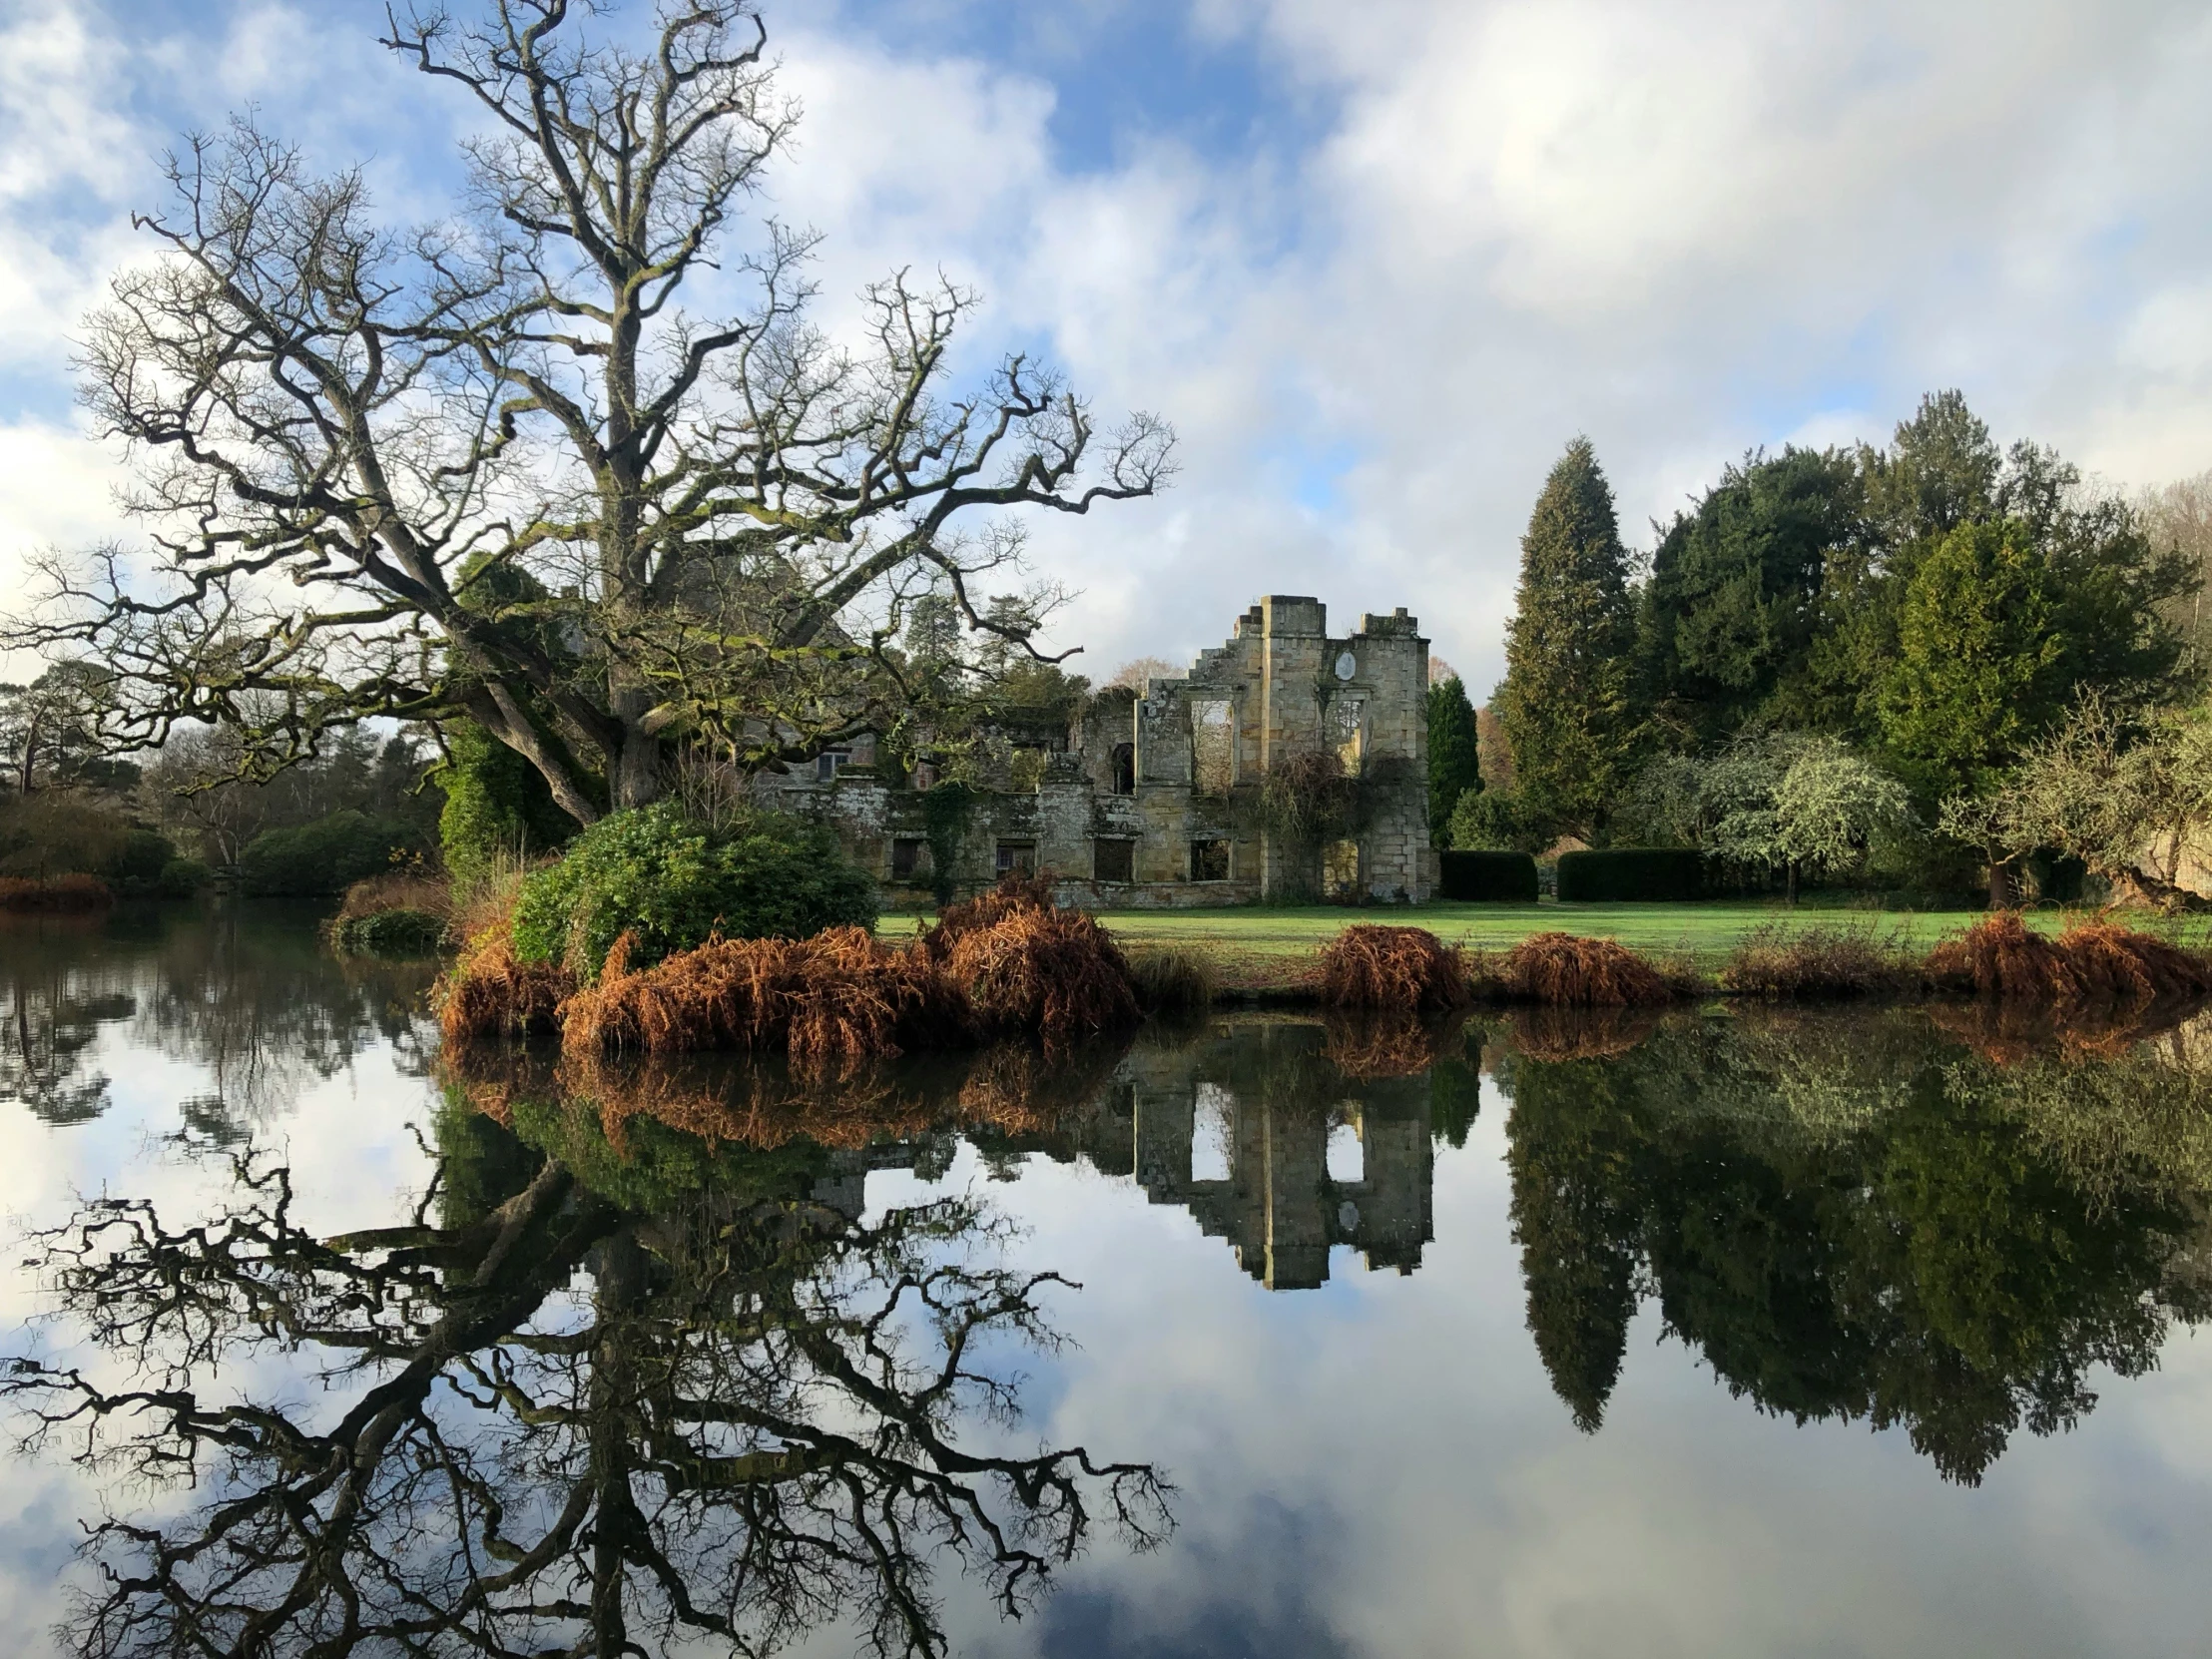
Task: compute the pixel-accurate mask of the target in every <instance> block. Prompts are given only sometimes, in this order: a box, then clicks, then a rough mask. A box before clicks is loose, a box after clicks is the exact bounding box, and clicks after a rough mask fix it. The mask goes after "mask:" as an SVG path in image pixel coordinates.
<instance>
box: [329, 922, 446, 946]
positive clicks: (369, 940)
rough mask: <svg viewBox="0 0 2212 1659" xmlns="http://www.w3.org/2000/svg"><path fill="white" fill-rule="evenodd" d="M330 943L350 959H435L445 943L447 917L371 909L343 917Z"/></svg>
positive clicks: (334, 929) (335, 926) (332, 933)
mask: <svg viewBox="0 0 2212 1659" xmlns="http://www.w3.org/2000/svg"><path fill="white" fill-rule="evenodd" d="M330 942H331V944H333V945H335V946H336V947H337V948H338V949H339V950H340V951H342V952H344V953H345V954H347V955H350V956H398V957H409V956H434V955H436V954H437V952H438V947H439V946H440V945H441V944H443V943H444V942H445V918H444V917H443V916H435V915H432V914H430V912H429V911H427V910H371V911H370V912H369V913H368V914H367V915H365V916H344V917H341V918H340V919H339V920H338V922H337V923H336V925H334V926H333V927H332V928H331V929H330Z"/></svg>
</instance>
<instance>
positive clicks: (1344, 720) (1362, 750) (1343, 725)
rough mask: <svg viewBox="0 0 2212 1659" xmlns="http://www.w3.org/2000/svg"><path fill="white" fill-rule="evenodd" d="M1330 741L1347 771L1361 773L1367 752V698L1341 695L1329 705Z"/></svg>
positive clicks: (1356, 774) (1355, 774)
mask: <svg viewBox="0 0 2212 1659" xmlns="http://www.w3.org/2000/svg"><path fill="white" fill-rule="evenodd" d="M1329 720H1330V741H1331V743H1332V745H1333V746H1334V747H1335V749H1336V751H1337V759H1339V760H1340V761H1342V762H1343V763H1344V768H1345V771H1346V772H1348V773H1351V774H1352V775H1354V776H1355V777H1357V776H1358V775H1359V771H1360V763H1361V761H1362V760H1363V759H1364V758H1365V756H1366V753H1367V699H1365V698H1361V697H1340V698H1337V699H1336V700H1335V701H1334V702H1332V703H1331V704H1330V705H1329Z"/></svg>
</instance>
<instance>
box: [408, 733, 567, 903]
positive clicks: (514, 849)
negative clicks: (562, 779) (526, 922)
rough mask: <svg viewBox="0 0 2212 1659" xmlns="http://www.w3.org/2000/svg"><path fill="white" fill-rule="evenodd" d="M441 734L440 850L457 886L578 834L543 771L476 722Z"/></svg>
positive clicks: (439, 773)
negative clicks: (497, 864) (503, 859)
mask: <svg viewBox="0 0 2212 1659" xmlns="http://www.w3.org/2000/svg"><path fill="white" fill-rule="evenodd" d="M444 735H445V748H446V754H447V755H448V757H449V760H448V761H447V764H446V765H445V766H444V767H442V768H440V769H439V771H438V775H437V779H438V784H439V785H440V787H441V788H443V789H444V791H445V806H444V808H443V810H442V811H440V812H439V814H438V846H439V849H440V851H441V852H442V853H443V855H444V858H445V867H446V869H447V870H448V871H449V872H450V873H451V874H452V875H453V876H454V877H455V878H456V879H458V880H462V881H468V880H472V879H474V878H475V877H477V876H479V875H481V874H483V873H484V871H485V870H487V869H489V868H490V867H492V865H493V864H494V863H495V862H496V861H497V860H498V859H499V858H501V857H502V856H505V857H509V858H516V857H520V858H527V857H529V856H530V855H532V854H533V853H539V852H547V851H551V850H552V849H553V848H555V847H558V846H561V845H564V844H565V843H566V842H567V841H568V840H569V838H570V837H571V836H573V835H574V834H575V833H576V829H577V825H576V821H575V820H574V819H572V818H570V817H569V816H568V815H567V814H566V813H564V812H562V811H561V809H560V808H559V807H557V806H555V805H554V802H553V792H552V790H551V789H549V788H548V787H547V786H546V782H545V779H544V778H543V777H542V776H541V775H540V774H539V772H538V769H537V768H536V767H533V766H532V765H531V764H530V763H529V762H528V761H525V760H524V759H523V758H522V757H521V756H520V755H518V754H516V753H515V752H514V751H513V750H511V749H509V748H508V747H507V746H506V745H505V744H503V743H501V742H500V741H499V740H498V739H497V738H495V737H493V736H492V735H491V734H490V733H489V732H487V731H485V730H484V729H483V728H482V727H481V726H479V725H477V724H476V722H474V721H472V720H453V721H448V722H446V723H445V726H444Z"/></svg>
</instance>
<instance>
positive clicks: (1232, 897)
mask: <svg viewBox="0 0 2212 1659" xmlns="http://www.w3.org/2000/svg"><path fill="white" fill-rule="evenodd" d="M1427 685H1428V642H1427V641H1426V640H1425V639H1423V638H1421V636H1420V633H1419V627H1418V624H1417V622H1416V620H1415V619H1414V618H1412V617H1409V616H1407V615H1406V614H1405V612H1404V610H1403V609H1402V608H1401V609H1399V610H1396V611H1394V612H1392V613H1391V614H1389V615H1388V616H1375V615H1369V616H1364V617H1362V618H1361V619H1360V627H1359V629H1358V631H1357V632H1354V633H1351V634H1347V635H1338V636H1332V635H1331V634H1330V632H1329V625H1328V617H1327V614H1326V611H1325V609H1324V607H1323V606H1322V604H1321V603H1320V601H1318V600H1315V599H1307V598H1299V597H1291V596H1285V595H1274V596H1271V597H1269V598H1266V599H1263V600H1261V601H1260V602H1259V603H1258V604H1256V605H1254V606H1253V607H1252V608H1251V609H1250V610H1249V611H1247V612H1245V614H1244V615H1243V616H1241V617H1239V618H1238V619H1237V622H1236V625H1235V628H1234V631H1233V632H1232V633H1231V635H1230V638H1229V640H1228V642H1227V643H1226V644H1224V645H1222V646H1220V647H1218V648H1216V649H1212V650H1208V651H1204V652H1201V653H1200V654H1199V658H1198V661H1197V662H1196V663H1194V664H1192V665H1191V668H1190V670H1189V672H1188V673H1186V674H1183V675H1181V676H1180V677H1177V678H1174V679H1154V680H1149V681H1147V682H1146V683H1145V686H1144V689H1143V691H1142V692H1141V693H1139V692H1136V691H1131V690H1126V689H1109V690H1106V691H1102V692H1098V693H1095V694H1093V695H1092V696H1091V697H1090V698H1089V699H1088V700H1087V702H1086V703H1085V705H1084V707H1083V708H1082V709H1081V710H1080V711H1079V712H1078V713H1077V714H1076V715H1075V716H1074V717H1073V718H1072V719H1071V720H1070V721H1069V722H1068V724H1067V726H1066V728H1065V729H1064V730H1049V731H1036V730H1029V731H1014V732H1009V733H1008V734H1007V738H1008V742H1009V750H1010V753H1011V754H1012V755H1013V756H1014V757H1015V759H1016V761H1017V762H1019V763H1023V764H1017V765H1015V766H1012V767H1010V768H1009V769H1008V770H1007V776H1005V777H1003V778H1001V779H997V780H994V781H993V782H994V783H995V784H996V785H998V787H995V788H991V789H985V790H980V791H951V790H930V789H927V788H924V787H919V786H922V785H926V784H927V783H928V779H927V777H926V775H924V776H922V777H920V778H917V779H914V780H897V781H894V780H892V779H889V778H886V777H883V776H880V775H878V773H877V771H876V769H875V767H874V766H873V765H872V759H873V757H872V755H871V754H870V753H869V752H868V751H867V749H866V748H865V747H864V746H861V747H856V748H855V749H854V750H852V751H849V752H839V753H834V754H829V755H824V756H821V757H820V758H818V760H816V761H815V762H814V763H812V764H811V765H810V766H808V767H806V768H803V769H799V770H797V771H795V772H794V773H792V774H790V775H788V776H786V777H785V778H783V779H781V780H779V781H778V787H779V788H780V790H781V793H782V798H783V805H784V806H785V807H786V808H787V809H789V810H792V811H796V812H800V813H804V814H807V815H809V816H813V817H818V818H820V819H822V820H824V821H826V822H828V823H829V824H830V825H831V826H833V827H834V828H835V829H836V830H837V831H838V833H839V835H840V836H841V837H842V838H843V840H844V841H845V844H846V846H847V847H848V848H849V850H850V851H851V853H852V855H853V856H854V857H855V858H856V859H857V860H858V861H859V862H860V863H861V864H862V866H863V867H867V868H872V869H874V870H875V871H876V873H877V875H878V876H879V877H880V878H881V880H882V881H883V883H884V885H885V887H886V889H887V894H886V895H887V896H888V897H890V898H891V899H893V900H894V901H898V900H903V899H908V898H911V899H916V900H918V899H920V898H922V897H924V896H926V895H927V893H928V892H929V891H930V890H931V889H932V888H936V887H949V888H950V889H951V890H953V891H956V892H967V891H973V890H975V889H977V888H980V887H983V886H987V885H989V884H991V883H992V882H994V881H996V880H997V879H998V878H999V877H1000V876H1001V875H1004V874H1005V873H1007V872H1008V871H1011V870H1029V871H1042V872H1048V873H1049V874H1051V875H1052V876H1054V877H1055V878H1056V879H1057V880H1058V881H1059V882H1060V883H1061V888H1062V897H1063V899H1064V900H1066V901H1071V902H1075V903H1081V904H1085V905H1090V906H1095V907H1115V906H1166V905H1198V904H1235V903H1251V902H1256V901H1259V900H1263V899H1268V900H1286V899H1298V898H1311V897H1317V896H1328V897H1336V898H1344V899H1360V900H1370V901H1382V902H1392V901H1395V902H1410V903H1421V902H1425V901H1426V900H1427V898H1428V897H1429V895H1430V892H1431V891H1432V889H1433V887H1434V885H1435V878H1436V877H1435V855H1434V853H1433V852H1432V851H1431V850H1430V848H1429V842H1428V782H1427V778H1428V725H1427V704H1426V693H1427ZM1321 757H1331V758H1334V763H1335V765H1334V768H1332V767H1331V766H1330V765H1329V763H1328V762H1327V761H1324V762H1322V766H1321V772H1322V773H1323V774H1324V775H1326V774H1328V773H1330V772H1331V771H1335V772H1336V773H1339V774H1341V776H1342V777H1343V779H1344V780H1346V783H1345V785H1344V786H1343V787H1342V788H1341V789H1336V790H1334V791H1333V793H1332V794H1331V799H1332V801H1335V802H1337V803H1338V804H1339V807H1340V809H1341V810H1340V811H1339V813H1338V815H1337V818H1336V819H1335V820H1333V821H1332V822H1333V824H1334V828H1333V829H1331V830H1326V831H1324V832H1323V833H1322V834H1319V835H1317V834H1316V832H1315V831H1314V830H1312V828H1311V827H1310V826H1305V825H1301V824H1298V823H1294V822H1293V821H1294V820H1296V819H1297V814H1296V811H1295V807H1296V805H1297V802H1298V798H1299V796H1300V794H1301V790H1302V787H1303V785H1302V781H1309V780H1311V779H1312V778H1313V777H1315V776H1316V773H1315V765H1316V759H1317V758H1321ZM1271 778H1272V779H1274V780H1275V781H1276V787H1275V789H1273V790H1272V791H1271V790H1269V789H1268V788H1267V785H1268V783H1269V781H1270V779H1271ZM1017 779H1019V780H1021V782H1020V783H1019V784H1018V785H1017V783H1016V782H1015V780H1017ZM1308 793H1310V792H1308ZM1286 803H1289V806H1288V807H1287V806H1286ZM940 864H941V865H942V866H944V867H943V868H942V871H941V873H942V874H943V875H944V877H945V879H944V880H943V881H942V882H940V881H939V880H938V879H937V877H938V876H939V874H940Z"/></svg>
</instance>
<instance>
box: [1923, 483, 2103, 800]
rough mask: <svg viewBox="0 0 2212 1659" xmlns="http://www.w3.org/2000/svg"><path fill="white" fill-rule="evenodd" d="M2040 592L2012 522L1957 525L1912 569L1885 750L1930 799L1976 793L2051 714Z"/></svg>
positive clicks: (2051, 633)
mask: <svg viewBox="0 0 2212 1659" xmlns="http://www.w3.org/2000/svg"><path fill="white" fill-rule="evenodd" d="M2049 589H2050V579H2049V572H2048V568H2047V566H2046V565H2045V563H2044V560H2043V557H2042V554H2041V553H2040V551H2039V550H2038V549H2037V548H2036V546H2035V544H2034V542H2033V540H2032V538H2031V537H2030V536H2029V534H2028V530H2027V526H2026V525H2024V524H2022V523H2021V522H2020V521H2019V520H2017V519H2004V520H1999V521H1995V522H1983V523H1976V524H1963V525H1960V526H1959V527H1958V528H1957V529H1955V530H1953V531H1951V532H1950V533H1949V534H1948V535H1946V536H1945V537H1944V538H1943V539H1942V540H1941V541H1940V542H1938V543H1937V544H1936V546H1935V547H1934V548H1933V549H1931V550H1930V552H1929V553H1928V555H1927V556H1926V557H1925V558H1924V559H1923V560H1922V561H1921V565H1920V568H1919V569H1918V570H1917V571H1915V572H1914V575H1913V579H1912V582H1911V583H1910V585H1909V586H1908V587H1907V589H1906V593H1905V603H1904V609H1903V613H1902V615H1901V617H1900V620H1899V634H1898V655H1897V659H1896V661H1895V662H1894V663H1893V664H1891V666H1890V668H1889V670H1888V672H1887V673H1886V674H1885V675H1884V677H1883V680H1882V690H1881V700H1880V707H1881V716H1882V730H1883V734H1884V736H1885V737H1886V738H1887V739H1888V741H1889V745H1890V748H1891V751H1892V753H1894V754H1895V755H1896V756H1897V758H1898V761H1899V763H1900V765H1901V766H1902V767H1904V768H1905V769H1906V770H1907V772H1908V775H1909V776H1910V777H1912V778H1913V779H1914V781H1915V782H1917V783H1918V784H1919V785H1920V786H1921V787H1922V788H1923V789H1924V790H1925V791H1926V792H1927V793H1928V794H1929V795H1931V796H1943V795H1948V794H1954V793H1958V792H1961V791H1965V792H1971V793H1980V792H1982V791H1984V790H1985V789H1986V788H1987V787H1988V786H1990V785H1991V784H1993V783H1994V782H1995V780H1996V777H1997V775H1998V774H1999V773H2000V772H2001V771H2002V770H2003V769H2004V768H2005V767H2006V766H2008V765H2010V764H2011V763H2012V762H2013V761H2014V760H2015V759H2017V758H2018V755H2019V753H2020V751H2021V750H2022V749H2024V748H2025V747H2026V746H2027V744H2028V743H2029V742H2031V741H2032V740H2033V739H2034V738H2036V737H2038V736H2040V735H2041V733H2042V732H2043V730H2044V729H2046V728H2047V727H2048V726H2049V724H2050V722H2051V720H2052V719H2053V718H2054V717H2055V715H2056V714H2057V712H2058V708H2059V706H2060V703H2061V701H2062V698H2063V693H2064V685H2063V682H2062V680H2061V677H2060V673H2059V665H2060V658H2061V655H2062V653H2063V643H2062V641H2061V639H2060V637H2059V634H2058V629H2057V610H2056V607H2055V606H2054V605H2053V604H2052V601H2051V596H2050V592H2049Z"/></svg>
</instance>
